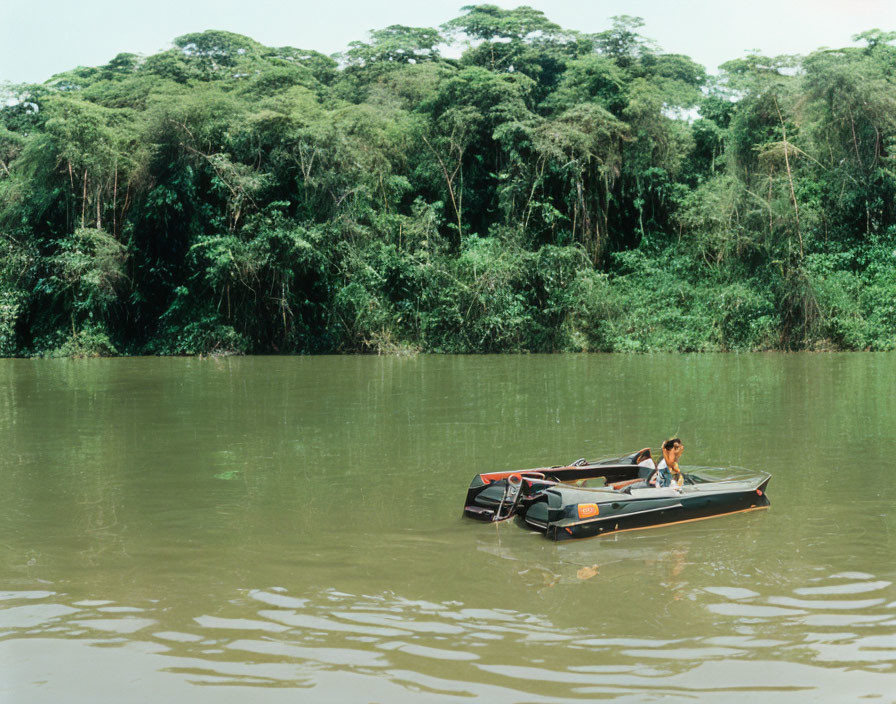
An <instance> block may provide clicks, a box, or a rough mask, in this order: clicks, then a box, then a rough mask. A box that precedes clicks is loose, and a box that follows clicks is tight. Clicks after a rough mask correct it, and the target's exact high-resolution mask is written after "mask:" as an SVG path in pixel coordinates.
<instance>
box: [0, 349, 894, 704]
mask: <svg viewBox="0 0 896 704" xmlns="http://www.w3.org/2000/svg"><path fill="white" fill-rule="evenodd" d="M894 372H896V355H894V354H870V353H869V354H865V353H853V354H826V353H816V354H779V353H769V354H745V355H736V354H728V355H645V356H635V355H629V356H626V355H525V356H469V357H466V356H464V357H458V356H426V355H421V356H418V357H406V358H405V357H254V358H253V357H248V358H212V359H192V358H191V359H158V358H131V359H124V358H122V359H97V360H0V447H2V454H0V478H2V486H3V491H2V492H0V702H4V703H6V702H10V703H12V702H14V703H16V704H19V703H22V702H28V703H31V702H38V703H43V702H48V703H49V702H53V703H56V702H61V701H64V702H66V703H67V704H71V703H73V702H97V701H108V702H112V701H127V702H158V701H167V702H174V703H178V702H191V703H193V702H216V703H217V702H246V701H252V702H261V703H267V702H281V701H282V702H297V701H299V702H306V701H307V702H314V703H315V704H317V703H320V702H370V703H373V702H379V703H382V704H396V703H398V704H400V703H404V702H408V703H411V702H413V703H417V702H433V703H435V704H444V703H447V702H471V701H474V702H479V701H482V702H489V703H498V704H500V703H508V704H509V703H517V702H520V703H521V702H526V703H534V702H545V703H547V702H551V703H557V702H577V703H578V702H581V701H583V700H611V701H618V702H645V701H660V700H662V701H664V702H667V701H668V702H679V701H680V702H713V703H716V702H754V701H755V700H756V698H757V696H758V697H762V698H763V699H764V701H766V702H800V703H802V702H806V701H813V702H843V701H855V700H858V699H862V698H868V699H869V700H871V701H892V697H893V694H894V692H896V586H894V582H896V559H894V558H896V517H894V510H893V507H894V495H896V478H894V477H896V467H894V464H893V460H894V455H896V442H894V440H896V373H894ZM673 434H676V435H679V436H680V437H682V439H683V441H684V445H685V453H684V456H683V457H682V465H706V466H735V467H746V468H752V469H757V470H764V471H767V472H771V473H772V475H773V477H772V481H771V484H770V485H769V489H768V495H769V497H770V499H771V507H770V509H769V510H765V511H756V512H752V513H748V514H739V515H731V516H725V517H719V518H714V519H712V520H706V521H700V522H696V523H689V524H684V525H675V526H668V527H664V528H657V529H652V530H644V531H635V532H628V533H620V534H616V535H613V536H608V537H604V538H599V539H593V540H584V541H572V542H567V543H561V544H554V543H551V542H550V541H548V540H546V539H544V538H543V537H541V536H540V535H538V534H535V533H531V532H528V531H526V530H524V529H523V528H521V527H520V526H518V525H515V524H513V523H512V522H508V523H506V524H499V525H491V524H481V523H476V522H472V521H468V520H465V519H462V518H461V509H462V505H463V499H464V495H465V492H466V488H467V486H468V485H469V482H470V480H471V478H472V477H473V475H474V474H475V473H477V472H480V471H493V470H500V469H515V468H524V467H533V466H539V465H545V464H558V463H565V462H571V461H573V460H576V459H578V458H579V457H587V458H589V459H594V458H598V457H604V456H612V455H615V454H621V453H623V452H626V451H631V450H635V449H638V448H640V447H643V446H645V445H650V446H652V447H654V448H656V447H657V446H658V445H659V443H660V442H661V441H662V440H663V439H664V438H665V437H668V436H670V435H673Z"/></svg>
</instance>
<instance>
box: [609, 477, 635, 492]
mask: <svg viewBox="0 0 896 704" xmlns="http://www.w3.org/2000/svg"><path fill="white" fill-rule="evenodd" d="M640 481H642V480H641V479H640V478H638V479H626V480H625V481H622V482H613V483H612V484H607V486H609V487H610V488H611V489H614V490H615V491H619V490H620V489H625V487H627V486H631V485H632V484H637V483H638V482H640Z"/></svg>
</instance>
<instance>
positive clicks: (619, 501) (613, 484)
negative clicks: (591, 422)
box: [464, 448, 771, 540]
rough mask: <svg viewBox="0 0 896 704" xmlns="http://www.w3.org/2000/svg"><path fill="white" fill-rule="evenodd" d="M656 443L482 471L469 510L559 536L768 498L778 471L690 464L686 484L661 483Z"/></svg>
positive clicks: (716, 511)
mask: <svg viewBox="0 0 896 704" xmlns="http://www.w3.org/2000/svg"><path fill="white" fill-rule="evenodd" d="M653 471H654V464H653V461H652V458H651V454H650V450H649V448H645V449H643V450H641V451H639V452H634V453H631V454H629V455H625V456H624V457H618V458H614V459H608V460H600V461H595V462H588V461H586V460H584V459H582V460H579V461H577V462H574V463H573V464H570V465H559V466H555V467H540V468H536V469H528V470H520V471H516V472H490V473H485V474H477V475H476V476H475V477H473V481H472V482H471V483H470V488H469V490H468V491H467V499H466V502H465V505H464V515H465V516H467V517H469V518H474V519H477V520H481V521H492V522H494V521H504V520H507V519H508V518H511V517H514V516H515V517H517V519H518V520H522V521H523V522H525V524H526V525H528V526H529V527H531V528H534V529H536V530H539V531H541V532H543V533H544V534H545V535H546V536H547V537H549V538H552V539H554V540H567V539H570V538H590V537H593V536H597V535H605V534H608V533H615V532H617V531H623V530H634V529H639V528H649V527H653V526H658V525H664V524H668V523H679V522H684V521H692V520H699V519H702V518H710V517H712V516H718V515H722V514H726V513H736V512H740V511H749V510H754V509H759V508H766V507H767V506H768V505H769V500H768V497H767V496H766V494H765V490H766V487H767V486H768V483H769V481H770V479H771V475H770V474H767V473H764V472H760V473H752V474H749V475H747V476H743V475H741V476H733V475H731V474H730V472H729V474H728V475H727V476H724V475H722V476H720V472H722V471H723V470H719V469H695V470H689V471H687V472H683V477H684V485H683V486H682V487H681V488H680V489H678V488H662V489H657V488H654V487H651V486H649V485H648V484H647V479H648V478H649V476H650V475H651V474H652V473H653Z"/></svg>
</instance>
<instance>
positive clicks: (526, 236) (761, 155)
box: [0, 5, 896, 356]
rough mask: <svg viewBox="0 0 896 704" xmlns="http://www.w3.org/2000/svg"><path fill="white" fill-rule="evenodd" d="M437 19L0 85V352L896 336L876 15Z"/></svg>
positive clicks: (736, 345)
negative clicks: (720, 46)
mask: <svg viewBox="0 0 896 704" xmlns="http://www.w3.org/2000/svg"><path fill="white" fill-rule="evenodd" d="M461 13H462V14H461V15H460V16H458V17H457V18H455V19H452V20H450V21H448V22H446V23H445V24H444V25H442V26H441V27H440V28H428V27H411V26H404V25H392V26H389V27H386V28H383V29H377V30H373V31H371V32H370V34H369V36H368V37H366V38H364V40H363V41H355V42H352V43H351V44H350V45H349V47H348V48H347V50H346V51H345V52H344V53H343V54H341V55H337V56H335V57H328V56H325V55H323V54H321V53H319V52H316V51H313V50H306V49H299V48H295V47H267V46H264V45H262V44H260V43H258V42H256V41H255V40H253V39H251V38H249V37H245V36H241V35H239V34H234V33H231V32H225V31H217V30H210V31H205V32H197V33H191V34H186V35H184V36H181V37H178V38H176V39H174V41H173V44H172V47H171V48H170V49H168V50H166V51H162V52H160V53H158V54H154V55H152V56H139V55H136V54H131V53H122V54H119V55H118V56H116V57H114V58H112V59H111V60H110V61H109V63H107V64H106V65H104V66H98V67H77V68H74V69H72V70H70V71H67V72H64V73H62V74H59V75H57V76H54V77H52V78H51V79H50V80H48V81H46V82H45V83H42V84H37V85H15V86H12V85H7V86H4V87H3V93H4V96H3V97H4V99H3V101H0V105H2V107H0V354H2V355H6V356H10V355H39V354H61V355H92V354H199V353H232V352H237V353H270V352H276V353H317V352H368V351H377V352H401V351H408V350H426V351H438V352H485V351H558V350H624V351H649V350H731V349H768V348H788V349H789V348H843V349H892V348H894V347H896V304H894V300H896V206H894V202H896V200H894V198H896V166H894V159H896V79H894V75H896V74H894V72H893V67H894V66H896V48H894V47H893V42H894V41H896V33H894V32H889V31H882V30H879V29H871V30H869V31H867V32H863V33H861V34H859V35H857V36H856V37H855V46H850V47H845V48H842V49H824V50H819V51H816V52H814V53H812V54H809V55H808V56H778V57H766V56H761V55H759V54H749V55H747V56H745V57H741V58H735V59H733V60H731V61H730V62H728V63H726V64H724V65H723V66H722V70H721V73H720V74H719V75H717V76H711V75H708V74H707V72H706V71H705V69H704V67H702V66H700V65H699V64H696V63H695V62H693V61H692V60H691V59H690V58H688V57H687V56H683V55H680V54H669V53H664V52H663V51H662V50H661V49H660V48H659V47H658V46H657V45H656V44H655V43H654V42H653V41H651V40H650V39H649V38H646V37H644V36H642V35H641V34H640V31H641V29H642V27H643V21H642V20H641V19H640V18H637V17H630V16H618V17H614V18H611V20H610V22H609V28H608V29H606V30H605V31H602V32H598V33H593V34H586V33H582V32H580V31H576V30H571V29H564V28H562V27H560V26H559V25H557V24H555V23H554V22H552V21H551V20H550V19H548V17H546V16H545V14H544V13H542V12H541V11H539V10H535V9H533V8H531V7H526V6H521V7H517V8H515V9H502V8H499V7H497V6H494V5H470V6H466V7H464V8H462V10H461Z"/></svg>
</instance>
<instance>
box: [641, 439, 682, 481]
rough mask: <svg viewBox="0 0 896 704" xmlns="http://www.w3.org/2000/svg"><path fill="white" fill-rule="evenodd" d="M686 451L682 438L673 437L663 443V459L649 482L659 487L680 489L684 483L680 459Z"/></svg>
mask: <svg viewBox="0 0 896 704" xmlns="http://www.w3.org/2000/svg"><path fill="white" fill-rule="evenodd" d="M682 452H684V444H683V443H682V442H681V438H671V439H669V440H666V442H664V443H663V459H661V460H660V461H659V463H658V464H657V466H656V472H654V474H653V476H652V477H650V479H649V480H648V484H649V485H650V486H652V487H656V488H657V489H661V488H664V487H674V488H676V489H680V488H681V486H682V484H684V477H683V476H682V474H681V470H680V469H679V467H678V459H679V458H680V457H681V453H682Z"/></svg>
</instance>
